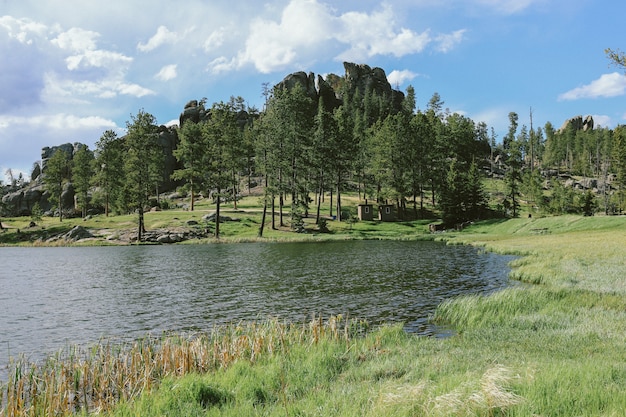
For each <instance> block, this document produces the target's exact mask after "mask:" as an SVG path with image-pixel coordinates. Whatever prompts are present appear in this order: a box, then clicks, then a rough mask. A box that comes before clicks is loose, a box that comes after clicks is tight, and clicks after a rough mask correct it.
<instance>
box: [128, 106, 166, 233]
mask: <svg viewBox="0 0 626 417" xmlns="http://www.w3.org/2000/svg"><path fill="white" fill-rule="evenodd" d="M131 119H132V120H131V121H127V122H126V128H127V131H128V133H127V134H126V136H125V145H126V154H125V156H124V174H125V179H126V184H125V186H126V194H127V197H128V202H129V204H130V207H131V208H132V209H133V210H134V211H136V212H137V214H138V216H137V217H138V219H137V242H141V240H142V237H143V233H144V232H145V223H144V210H145V209H146V208H147V206H148V202H149V197H150V194H151V191H152V190H154V189H155V188H156V186H157V185H158V183H159V182H160V181H161V180H162V177H161V172H162V167H163V162H164V159H163V150H162V149H161V147H160V146H159V143H158V141H157V140H158V134H157V125H156V119H155V118H154V116H153V115H151V114H150V113H147V112H145V111H143V110H140V111H139V113H137V115H136V116H132V115H131Z"/></svg>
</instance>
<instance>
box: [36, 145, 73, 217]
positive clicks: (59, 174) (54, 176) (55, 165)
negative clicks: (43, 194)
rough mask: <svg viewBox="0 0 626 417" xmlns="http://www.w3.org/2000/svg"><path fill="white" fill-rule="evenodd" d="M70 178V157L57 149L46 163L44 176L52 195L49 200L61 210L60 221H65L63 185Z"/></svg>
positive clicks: (46, 185) (46, 186)
mask: <svg viewBox="0 0 626 417" xmlns="http://www.w3.org/2000/svg"><path fill="white" fill-rule="evenodd" d="M69 177H70V155H68V154H67V152H65V151H64V150H62V149H57V150H56V151H55V152H54V153H53V154H52V156H51V157H50V159H48V161H47V163H46V170H45V174H44V176H43V180H44V184H45V188H46V190H47V191H48V192H49V193H50V197H48V198H49V200H50V202H51V203H52V204H53V205H54V204H56V206H57V208H58V210H59V221H60V222H62V221H63V198H62V195H63V185H64V184H65V182H66V181H67V179H68V178H69Z"/></svg>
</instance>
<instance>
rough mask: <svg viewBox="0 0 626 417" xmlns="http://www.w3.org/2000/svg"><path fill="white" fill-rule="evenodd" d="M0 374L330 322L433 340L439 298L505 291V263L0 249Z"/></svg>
mask: <svg viewBox="0 0 626 417" xmlns="http://www.w3.org/2000/svg"><path fill="white" fill-rule="evenodd" d="M0 259H1V265H2V271H1V272H0V311H1V316H0V367H4V365H6V363H7V362H8V357H9V356H13V357H16V356H17V355H18V354H20V353H24V354H25V355H26V356H27V358H29V359H31V360H34V359H40V358H42V357H44V356H47V355H49V354H53V353H55V352H56V351H58V350H59V349H62V348H64V347H67V346H68V345H69V344H79V345H90V344H94V343H97V342H98V341H99V340H100V339H101V338H114V339H117V338H119V339H122V340H130V339H136V338H140V337H142V336H145V335H146V334H148V333H150V334H152V335H159V334H161V332H164V331H183V332H184V331H196V330H208V329H211V328H212V327H213V326H215V325H216V324H225V323H231V322H237V321H239V320H263V319H265V318H267V317H269V316H272V317H279V318H281V319H285V320H291V321H303V320H309V319H311V318H312V316H313V315H320V314H321V315H322V316H323V317H328V316H330V315H334V314H343V315H344V316H349V317H354V318H363V319H367V320H368V321H369V322H370V323H372V324H374V325H375V324H379V323H382V322H403V323H405V329H406V330H407V331H408V332H414V333H419V334H428V335H432V334H437V329H436V328H434V327H432V326H431V325H430V324H429V323H428V317H429V316H430V315H431V314H432V313H433V312H434V309H435V307H436V306H437V305H438V304H439V303H441V302H442V301H443V300H445V299H448V298H450V297H454V296H457V295H460V294H470V293H488V292H491V291H494V290H497V289H500V288H503V287H505V286H507V285H509V279H508V273H509V270H510V269H509V267H508V266H507V264H508V262H510V261H511V259H513V258H512V257H510V256H501V255H495V254H490V253H483V252H482V251H480V250H479V249H476V248H473V247H468V246H446V245H445V244H442V243H438V242H408V241H407V242H404V241H344V242H324V243H249V244H248V243H242V244H209V245H175V246H165V245H164V246H124V247H84V248H83V247H69V248H12V247H7V248H0Z"/></svg>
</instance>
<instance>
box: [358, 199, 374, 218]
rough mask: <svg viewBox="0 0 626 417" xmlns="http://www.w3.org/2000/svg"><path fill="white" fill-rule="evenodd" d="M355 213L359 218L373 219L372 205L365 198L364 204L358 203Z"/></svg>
mask: <svg viewBox="0 0 626 417" xmlns="http://www.w3.org/2000/svg"><path fill="white" fill-rule="evenodd" d="M357 214H358V216H359V220H374V205H372V204H369V203H368V202H367V200H365V204H359V206H358V213H357Z"/></svg>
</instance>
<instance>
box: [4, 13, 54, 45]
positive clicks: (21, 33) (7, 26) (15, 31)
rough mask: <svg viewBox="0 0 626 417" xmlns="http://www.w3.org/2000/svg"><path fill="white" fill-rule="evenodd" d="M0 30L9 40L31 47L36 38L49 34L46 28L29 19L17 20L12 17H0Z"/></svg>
mask: <svg viewBox="0 0 626 417" xmlns="http://www.w3.org/2000/svg"><path fill="white" fill-rule="evenodd" d="M0 28H2V29H4V30H5V31H6V33H7V35H8V37H9V38H10V39H15V40H17V41H18V42H20V43H23V44H27V45H32V44H33V42H34V41H35V40H36V39H37V38H44V37H45V36H46V34H47V33H48V32H49V30H48V26H46V25H45V24H43V23H39V22H35V21H33V20H31V19H18V18H15V17H12V16H0Z"/></svg>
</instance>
